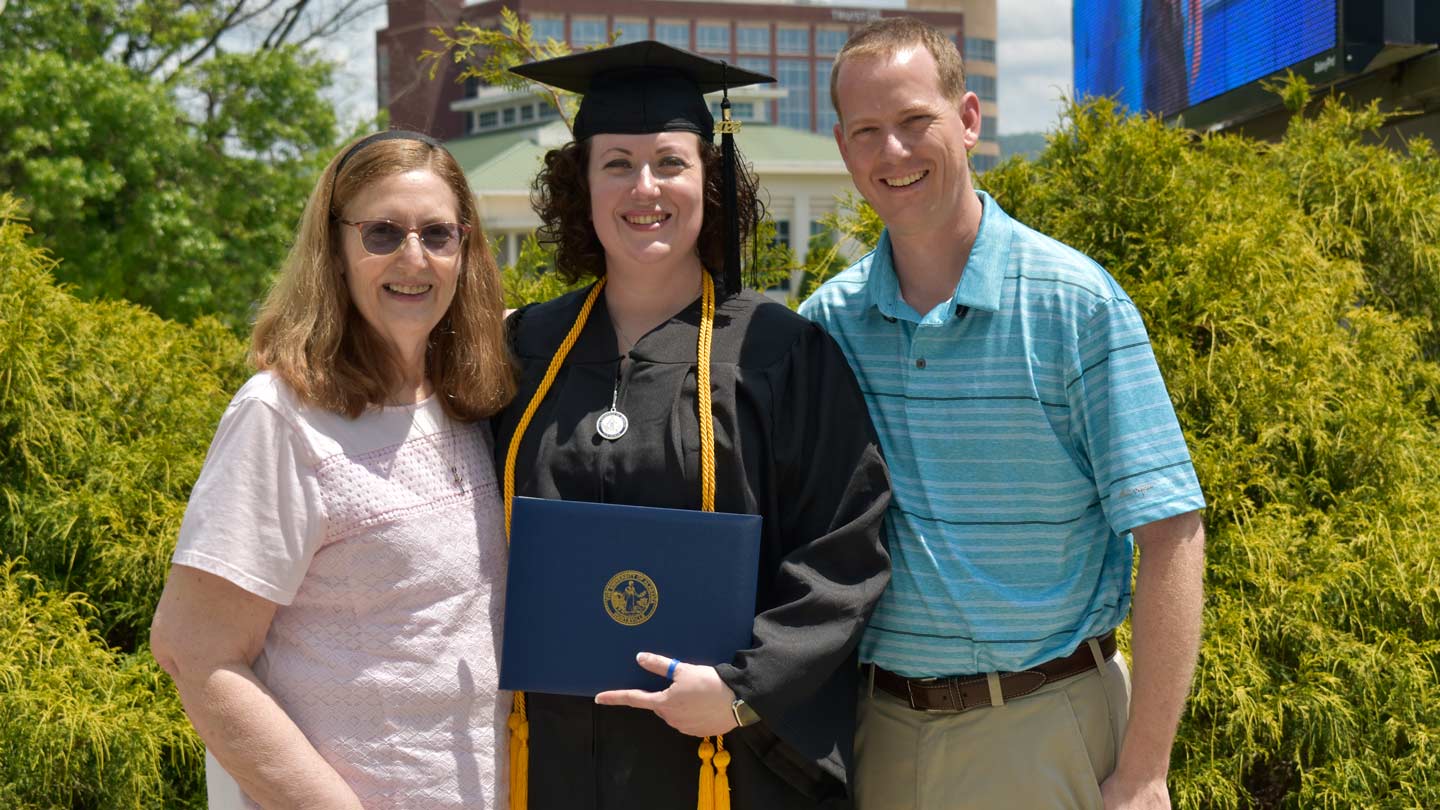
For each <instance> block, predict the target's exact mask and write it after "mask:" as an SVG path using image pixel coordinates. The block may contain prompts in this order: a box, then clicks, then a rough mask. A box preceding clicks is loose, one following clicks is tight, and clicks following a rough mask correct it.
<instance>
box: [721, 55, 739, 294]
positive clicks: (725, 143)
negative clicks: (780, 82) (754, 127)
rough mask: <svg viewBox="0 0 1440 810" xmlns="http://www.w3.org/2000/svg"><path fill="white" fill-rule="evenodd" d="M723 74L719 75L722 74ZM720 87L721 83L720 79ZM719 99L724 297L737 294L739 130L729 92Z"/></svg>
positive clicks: (724, 90)
mask: <svg viewBox="0 0 1440 810" xmlns="http://www.w3.org/2000/svg"><path fill="white" fill-rule="evenodd" d="M722 75H723V74H722ZM721 83H722V84H724V80H723V79H722V80H721ZM721 92H722V93H723V94H724V95H723V96H721V99H720V123H719V125H718V126H717V127H716V129H717V130H719V132H720V155H721V164H720V175H721V189H722V191H723V195H722V196H724V198H725V240H726V241H725V272H724V274H723V276H722V278H721V283H720V286H721V288H722V289H723V290H724V291H725V294H726V295H734V294H735V293H738V292H740V219H739V216H738V214H739V211H738V209H739V201H738V199H737V193H736V189H735V133H737V132H739V131H740V122H739V121H735V120H733V119H731V117H730V89H729V88H728V87H725V88H722V91H721Z"/></svg>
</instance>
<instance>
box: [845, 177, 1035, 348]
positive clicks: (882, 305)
mask: <svg viewBox="0 0 1440 810" xmlns="http://www.w3.org/2000/svg"><path fill="white" fill-rule="evenodd" d="M975 194H976V195H977V196H978V197H979V198H980V203H981V214H980V230H979V232H978V233H977V234H976V235H975V244H974V245H973V246H972V247H971V248H970V258H969V259H968V260H966V262H965V272H963V273H961V275H960V283H959V284H957V285H955V294H954V295H952V296H951V297H950V301H949V303H948V304H942V305H940V306H937V307H935V309H933V310H931V311H930V312H928V313H924V314H923V315H922V314H921V313H918V312H916V311H915V308H914V307H912V306H910V305H909V304H908V303H906V302H905V299H904V298H902V297H901V296H900V280H899V279H898V278H897V277H896V276H895V264H894V260H893V258H892V255H891V252H890V231H889V230H888V229H887V230H885V231H883V232H881V234H880V241H879V242H878V243H876V245H875V252H874V253H873V254H872V258H871V265H870V277H869V280H868V281H867V282H866V285H865V286H866V291H867V293H868V295H869V301H870V304H871V305H872V306H874V307H875V308H876V309H878V310H879V311H880V314H881V315H884V316H885V317H887V318H891V319H900V318H903V319H904V320H907V321H912V322H915V323H919V324H922V325H926V326H932V325H934V326H938V325H943V324H946V323H948V322H949V321H950V319H951V318H953V317H955V314H956V311H957V310H958V309H959V308H960V307H965V308H967V309H981V310H986V311H988V312H998V311H999V310H1000V290H1001V286H1002V284H1003V282H1004V279H1005V270H1006V268H1007V267H1008V266H1009V263H1010V238H1011V230H1012V225H1013V220H1011V219H1010V216H1009V215H1008V214H1006V213H1005V211H1004V210H1003V209H1002V208H1000V205H999V203H997V202H995V200H994V198H993V197H991V196H990V195H989V194H986V193H985V192H983V191H978V190H977V191H976V192H975Z"/></svg>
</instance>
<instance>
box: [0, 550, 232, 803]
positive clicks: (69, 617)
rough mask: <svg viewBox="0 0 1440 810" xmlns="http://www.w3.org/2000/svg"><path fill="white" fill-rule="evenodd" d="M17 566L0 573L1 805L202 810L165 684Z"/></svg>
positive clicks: (186, 743)
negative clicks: (110, 644) (187, 809)
mask: <svg viewBox="0 0 1440 810" xmlns="http://www.w3.org/2000/svg"><path fill="white" fill-rule="evenodd" d="M22 565H23V561H21V562H15V561H11V562H8V563H3V564H0V651H3V652H0V806H4V807H6V808H15V810H20V808H30V809H33V810H41V809H42V808H44V809H45V810H49V809H50V808H55V810H61V809H62V808H63V809H64V810H71V809H72V808H136V810H139V809H140V808H145V809H146V810H149V809H150V808H157V807H175V808H180V807H195V808H203V807H204V806H205V802H204V796H205V791H204V779H203V773H204V770H203V764H204V761H205V754H204V749H203V748H202V747H201V745H200V739H199V738H198V737H196V736H195V732H194V731H193V730H192V729H191V728H190V721H189V720H188V719H186V717H185V715H184V713H183V712H182V711H181V709H180V701H179V699H178V698H177V697H176V696H175V690H174V687H173V686H172V685H171V683H170V680H169V678H168V677H167V676H165V674H164V673H163V672H161V671H160V668H159V667H158V666H156V664H155V662H154V660H153V659H151V658H150V655H149V653H148V652H147V651H144V650H141V651H139V652H137V653H133V654H123V653H119V652H116V651H113V650H111V649H109V648H108V647H107V646H106V645H105V643H104V641H103V640H102V639H101V638H99V636H98V635H97V634H96V633H95V631H94V629H92V626H91V624H92V623H91V621H90V619H92V618H93V614H94V611H93V610H92V609H91V608H90V606H89V605H88V604H87V603H86V602H85V600H84V598H83V597H82V596H80V595H79V594H65V593H60V592H56V591H53V590H50V589H47V588H46V587H45V586H44V584H43V583H42V582H41V580H40V578H39V577H37V576H35V575H34V574H29V573H25V572H24V571H23V569H22V568H21V567H20V566H22Z"/></svg>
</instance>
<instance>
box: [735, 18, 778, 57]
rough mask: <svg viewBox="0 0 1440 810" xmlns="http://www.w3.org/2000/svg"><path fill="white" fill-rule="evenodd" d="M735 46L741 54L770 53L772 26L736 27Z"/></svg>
mask: <svg viewBox="0 0 1440 810" xmlns="http://www.w3.org/2000/svg"><path fill="white" fill-rule="evenodd" d="M735 44H736V46H737V48H738V50H739V51H740V52H741V53H769V52H770V26H768V25H739V26H736V27H735Z"/></svg>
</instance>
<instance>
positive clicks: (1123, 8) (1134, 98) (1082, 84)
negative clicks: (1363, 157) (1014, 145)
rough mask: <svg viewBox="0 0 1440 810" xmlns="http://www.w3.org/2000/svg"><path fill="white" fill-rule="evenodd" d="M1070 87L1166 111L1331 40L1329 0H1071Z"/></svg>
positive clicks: (1334, 24)
mask: <svg viewBox="0 0 1440 810" xmlns="http://www.w3.org/2000/svg"><path fill="white" fill-rule="evenodd" d="M1073 8H1074V11H1073V15H1074V43H1075V94H1076V97H1077V98H1083V97H1084V96H1087V95H1090V96H1113V97H1115V98H1117V99H1119V101H1120V102H1121V103H1122V104H1124V105H1125V106H1126V107H1128V108H1129V109H1131V110H1137V111H1138V110H1146V111H1148V112H1153V113H1159V114H1161V115H1166V116H1168V115H1172V114H1174V113H1177V112H1179V111H1181V110H1183V109H1185V108H1187V107H1191V106H1194V105H1196V104H1199V103H1201V102H1203V101H1208V100H1209V99H1212V98H1215V97H1216V96H1219V95H1221V94H1222V93H1225V92H1228V91H1230V90H1234V89H1235V88H1237V87H1241V86H1243V85H1246V84H1249V83H1250V82H1253V81H1255V80H1256V79H1261V78H1264V77H1266V76H1268V75H1270V74H1272V73H1274V72H1276V71H1278V70H1283V69H1285V68H1287V67H1290V66H1293V65H1295V64H1297V63H1300V62H1303V61H1304V60H1306V59H1309V58H1311V57H1314V56H1317V55H1318V54H1322V53H1324V52H1326V51H1328V50H1330V49H1332V48H1334V47H1335V46H1336V42H1337V38H1338V36H1337V35H1338V26H1339V22H1338V19H1337V18H1338V16H1339V12H1338V2H1337V0H1074V7H1073Z"/></svg>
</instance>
